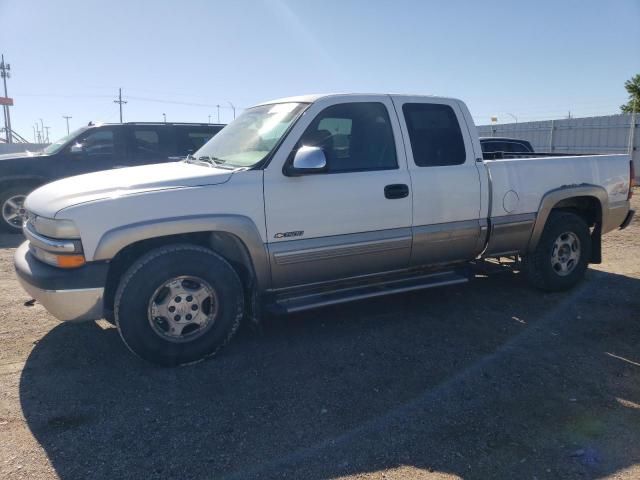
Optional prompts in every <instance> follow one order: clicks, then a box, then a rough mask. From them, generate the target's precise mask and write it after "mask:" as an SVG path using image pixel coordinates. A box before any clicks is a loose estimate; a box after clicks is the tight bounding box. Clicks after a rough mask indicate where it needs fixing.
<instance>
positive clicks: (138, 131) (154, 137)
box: [126, 124, 175, 165]
mask: <svg viewBox="0 0 640 480" xmlns="http://www.w3.org/2000/svg"><path fill="white" fill-rule="evenodd" d="M126 138H127V147H128V152H129V155H128V163H129V164H130V165H146V164H149V163H162V162H167V161H170V157H172V156H173V152H174V151H175V135H174V129H173V128H172V125H154V124H149V125H144V124H140V125H132V124H129V125H126Z"/></svg>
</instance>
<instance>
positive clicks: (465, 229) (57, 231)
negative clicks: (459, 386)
mask: <svg viewBox="0 0 640 480" xmlns="http://www.w3.org/2000/svg"><path fill="white" fill-rule="evenodd" d="M631 178H632V172H631V164H630V159H629V157H628V156H627V155H593V156H579V157H571V156H567V157H553V158H536V159H531V160H530V159H511V160H496V161H491V162H484V161H483V159H482V149H481V147H480V141H479V139H478V136H477V134H476V128H475V126H474V124H473V121H472V119H471V115H470V114H469V111H468V110H467V107H466V106H465V104H464V103H463V102H461V101H460V100H455V99H449V98H437V97H426V96H403V95H356V94H349V95H311V96H302V97H292V98H287V99H282V100H275V101H272V102H267V103H264V104H260V105H257V106H255V107H252V108H249V109H247V110H246V111H245V112H244V113H243V114H242V115H241V116H240V117H239V118H238V119H237V120H235V121H234V122H233V123H231V124H230V125H228V126H227V127H226V128H224V129H223V130H222V131H221V132H220V133H219V134H218V135H216V136H215V137H214V138H213V139H211V140H210V141H209V142H208V143H206V144H205V145H204V146H203V147H202V148H201V149H200V150H198V151H197V152H196V153H195V155H192V156H189V158H188V159H186V160H185V161H182V162H175V163H166V164H162V165H152V166H139V167H132V168H125V169H119V170H109V171H104V172H99V173H91V174H87V175H82V176H77V177H73V178H68V179H64V180H60V181H57V182H54V183H50V184H48V185H45V186H43V187H40V188H39V189H37V190H35V191H34V192H33V193H31V194H30V195H29V196H28V197H27V200H26V203H25V206H26V208H27V210H28V220H27V222H26V223H25V225H24V233H25V235H26V237H27V241H26V242H25V243H24V244H23V245H22V246H21V247H20V248H19V249H18V250H17V252H16V255H15V267H16V271H17V275H18V278H19V280H20V282H21V283H22V285H23V287H24V289H25V290H26V291H27V292H28V293H30V294H31V295H32V296H33V297H34V298H36V299H37V300H38V301H39V302H40V303H42V305H44V306H45V308H47V309H48V310H49V311H50V312H51V313H52V314H53V315H54V316H56V317H57V318H59V319H61V320H93V319H99V318H103V317H106V318H108V319H111V320H112V321H115V324H116V325H117V327H118V329H119V332H120V334H121V337H122V339H123V340H124V342H125V343H126V345H127V346H128V347H129V348H130V349H131V350H132V351H133V352H134V353H136V354H138V355H139V356H141V357H143V358H145V359H147V360H150V361H153V362H157V363H160V364H164V365H176V364H184V363H190V362H194V361H197V360H200V359H202V358H205V357H207V356H210V355H213V354H215V353H216V352H217V351H218V350H219V349H220V348H221V347H223V346H224V345H225V344H226V343H227V342H228V341H229V340H230V338H231V337H232V336H233V334H234V332H235V331H236V329H237V328H238V325H239V323H240V321H241V319H242V318H243V317H244V318H248V319H250V320H253V321H256V320H257V319H259V317H260V312H261V311H263V310H264V309H270V310H276V311H279V312H294V311H300V310H304V309H308V308H313V307H318V306H322V305H329V304H337V303H340V302H345V301H350V300H355V299H363V298H369V297H373V296H379V295H384V294H389V293H395V292H403V291H409V290H418V289H423V288H429V287H434V286H443V285H452V284H457V283H462V282H465V281H467V280H468V278H469V274H468V273H467V270H468V268H467V267H466V266H467V265H468V263H469V262H472V261H477V260H482V259H487V258H494V257H505V256H508V257H511V258H513V259H515V260H517V261H516V262H515V263H516V265H517V266H518V268H519V269H522V270H523V271H524V272H525V274H526V275H527V277H528V278H529V280H530V281H531V283H532V284H533V285H534V286H536V287H538V288H541V289H545V290H561V289H566V288H569V287H571V286H573V285H574V284H576V283H577V282H578V281H579V280H580V279H581V278H582V276H583V274H584V272H585V270H586V268H587V266H588V263H590V262H594V263H597V262H599V261H600V245H601V241H600V240H601V235H602V234H603V233H606V232H609V231H611V230H614V229H616V228H624V227H625V226H626V225H627V224H628V223H629V221H630V220H631V217H632V215H633V211H630V209H629V198H630V196H631V186H632V185H631Z"/></svg>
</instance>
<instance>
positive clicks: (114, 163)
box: [0, 122, 224, 232]
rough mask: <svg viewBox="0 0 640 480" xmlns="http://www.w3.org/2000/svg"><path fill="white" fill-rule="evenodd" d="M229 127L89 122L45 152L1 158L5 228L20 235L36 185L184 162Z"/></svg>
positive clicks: (0, 186) (0, 191)
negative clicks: (27, 200)
mask: <svg viewBox="0 0 640 480" xmlns="http://www.w3.org/2000/svg"><path fill="white" fill-rule="evenodd" d="M222 127H224V125H213V124H206V123H139V122H131V123H118V124H97V125H94V124H92V123H89V125H87V126H86V127H83V128H80V129H79V130H76V131H75V132H73V133H72V134H70V135H68V136H66V137H64V138H62V139H61V140H58V141H57V142H55V143H52V144H51V145H49V146H48V147H47V148H45V149H44V150H43V151H42V152H36V153H31V152H27V153H20V154H10V155H0V208H1V209H2V219H0V230H3V231H5V232H19V231H20V230H21V228H22V220H23V216H24V213H25V212H24V208H23V206H22V205H23V203H24V199H25V198H26V196H27V194H28V193H29V192H31V191H32V190H34V189H35V188H36V187H39V186H40V185H43V184H45V183H48V182H50V181H52V180H57V179H59V178H63V177H70V176H72V175H79V174H81V173H89V172H95V171H98V170H107V169H110V168H119V167H129V166H134V165H144V164H148V163H162V162H172V161H178V160H181V159H182V158H184V157H185V156H186V155H187V154H189V153H191V152H195V151H196V150H198V149H199V148H200V147H201V146H202V145H204V144H205V143H206V142H207V141H208V140H209V139H210V138H211V137H213V136H214V135H215V134H216V133H218V132H219V131H220V130H221V129H222Z"/></svg>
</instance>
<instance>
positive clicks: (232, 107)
mask: <svg viewBox="0 0 640 480" xmlns="http://www.w3.org/2000/svg"><path fill="white" fill-rule="evenodd" d="M227 103H228V104H229V105H231V110H233V119H234V120H235V119H236V107H235V106H234V105H233V103H231V102H227Z"/></svg>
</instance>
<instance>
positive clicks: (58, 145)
mask: <svg viewBox="0 0 640 480" xmlns="http://www.w3.org/2000/svg"><path fill="white" fill-rule="evenodd" d="M86 129H87V128H86V127H83V128H79V129H78V130H75V131H73V132H72V133H70V134H69V135H67V136H66V137H62V138H61V139H60V140H58V141H56V142H54V143H52V144H51V145H49V146H48V147H47V148H45V149H44V150H43V151H42V153H44V154H46V155H53V154H54V153H57V152H59V151H60V150H62V148H63V147H64V146H65V145H66V144H67V143H69V141H70V140H73V139H74V138H76V137H77V136H78V135H80V134H81V133H82V132H84V131H85V130H86Z"/></svg>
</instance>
